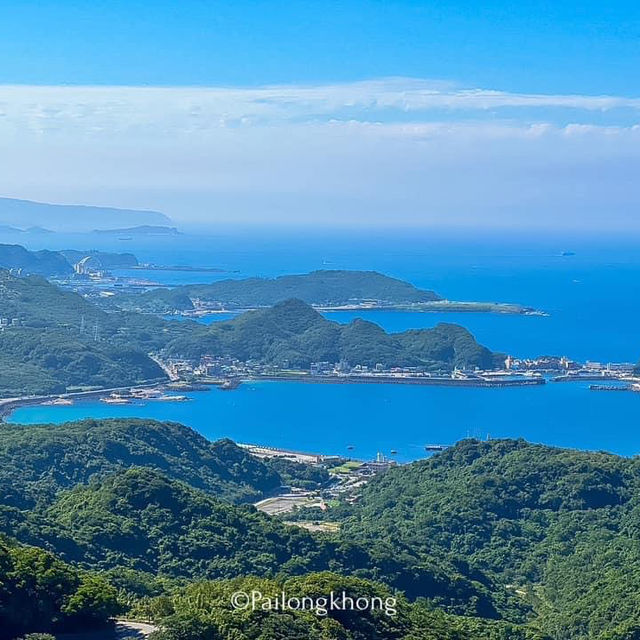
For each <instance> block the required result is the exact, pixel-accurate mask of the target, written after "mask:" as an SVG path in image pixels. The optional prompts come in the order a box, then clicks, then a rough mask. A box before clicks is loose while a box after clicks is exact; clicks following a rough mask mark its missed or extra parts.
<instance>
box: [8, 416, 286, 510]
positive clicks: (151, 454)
mask: <svg viewBox="0 0 640 640" xmlns="http://www.w3.org/2000/svg"><path fill="white" fill-rule="evenodd" d="M134 466H135V467H148V468H151V469H157V470H160V471H162V472H163V473H164V474H166V475H167V477H169V478H172V479H176V480H182V481H184V482H187V483H189V484H190V485H191V486H193V487H196V488H198V489H202V490H203V491H205V492H207V493H209V494H211V495H214V496H216V497H219V498H221V499H224V500H229V501H247V500H257V499H259V498H260V497H262V496H263V495H264V493H266V492H269V491H271V490H273V489H275V488H276V487H278V486H279V485H280V484H281V479H280V477H279V475H278V474H277V473H276V472H275V471H273V470H272V469H271V468H270V467H269V466H267V465H265V464H263V463H262V462H260V461H259V460H258V459H256V458H254V457H253V456H251V455H249V454H248V453H246V452H245V451H244V449H241V448H240V447H238V446H236V445H235V444H233V443H232V442H231V441H230V440H219V441H217V442H213V443H212V442H209V440H207V439H206V438H203V437H202V436H201V435H199V434H198V433H196V432H195V431H193V430H192V429H189V428H188V427H184V426H182V425H178V424H173V423H164V422H154V421H152V420H141V419H124V420H83V421H80V422H71V423H67V424H64V425H59V426H56V425H30V426H29V427H24V426H22V425H14V424H3V425H2V429H0V486H2V496H1V500H0V501H1V502H2V503H3V504H5V505H9V506H12V507H16V508H19V509H28V508H32V507H34V506H35V505H36V504H45V505H46V504H50V503H51V501H52V500H53V498H54V496H55V495H56V494H57V493H58V492H59V491H60V490H62V489H69V488H71V487H74V486H76V485H78V484H86V483H87V482H89V481H90V480H92V479H94V478H97V477H104V476H106V475H108V474H111V473H114V472H116V471H119V470H122V469H128V468H131V467H134Z"/></svg>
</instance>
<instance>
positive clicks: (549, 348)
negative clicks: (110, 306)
mask: <svg viewBox="0 0 640 640" xmlns="http://www.w3.org/2000/svg"><path fill="white" fill-rule="evenodd" d="M25 244H27V245H28V246H29V248H34V249H39V248H77V249H83V248H99V249H111V250H120V251H131V252H133V253H135V254H136V255H137V256H138V257H139V258H140V259H141V260H143V261H148V262H154V263H156V264H170V265H177V264H181V265H191V266H202V267H219V268H221V269H224V270H225V272H224V273H219V274H218V273H210V272H180V271H153V272H140V271H135V272H133V275H136V276H139V277H142V276H143V277H145V278H148V279H152V280H156V281H159V282H163V283H165V284H168V285H173V284H180V283H185V282H208V281H212V280H214V279H220V278H227V277H234V278H236V277H246V276H252V275H258V276H276V275H280V274H284V273H304V272H307V271H310V270H313V269H373V270H377V271H381V272H383V273H386V274H389V275H392V276H395V277H398V278H402V279H406V280H409V281H411V282H413V283H414V284H415V285H417V286H420V287H424V288H430V289H434V290H436V291H437V292H438V293H440V294H441V295H443V296H444V297H446V298H448V299H451V300H478V301H497V302H517V303H521V304H524V305H529V306H533V307H536V308H539V309H542V310H544V311H547V312H548V313H549V314H550V315H549V316H548V317H537V316H508V315H496V314H461V313H456V314H430V313H424V314H420V313H403V312H367V313H364V314H363V313H358V314H352V313H331V314H327V315H328V317H330V318H331V319H334V320H336V321H338V322H348V321H349V320H351V319H352V318H353V317H355V316H356V315H358V316H361V317H365V318H366V319H368V320H371V321H373V322H377V323H378V324H380V325H382V326H383V327H385V329H387V330H388V331H403V330H406V329H409V328H417V327H430V326H433V325H435V324H437V323H438V322H456V323H459V324H462V325H464V326H466V327H467V328H468V329H469V330H471V331H472V332H473V333H474V335H475V336H476V337H477V339H478V340H479V341H480V342H482V343H483V344H485V345H487V346H488V347H490V348H491V349H494V350H500V351H504V352H508V353H511V354H514V355H517V356H536V355H543V354H554V355H567V356H569V357H571V358H575V359H579V360H588V359H589V360H598V361H603V362H622V361H627V362H635V361H636V360H638V359H639V358H640V335H639V334H640V331H639V330H638V318H640V295H639V294H640V287H639V283H640V251H638V247H639V246H640V240H639V239H638V238H615V237H586V236H584V237H574V236H571V237H570V236H565V237H548V236H547V237H532V236H524V235H511V236H510V235H505V234H503V235H500V236H498V235H491V234H484V235H482V236H465V237H460V236H453V235H451V234H445V233H437V234H436V233H426V232H423V231H422V232H413V233H408V232H405V233H377V234H373V233H369V234H366V233H363V232H358V233H356V232H352V233H348V232H342V233H328V232H327V233H321V232H317V231H314V232H306V233H303V232H299V233H297V234H293V233H291V232H289V233H288V234H284V233H280V232H276V231H273V230H271V231H264V232H260V233H256V232H255V231H254V232H249V231H247V232H233V231H227V230H224V231H219V232H217V233H211V232H207V233H205V232H202V233H198V234H185V235H183V236H178V237H176V238H158V237H154V238H146V239H143V240H138V239H134V240H131V241H124V240H119V239H117V238H113V239H110V238H104V237H100V236H90V237H89V236H59V235H55V236H46V237H43V238H38V237H33V238H32V239H31V240H30V241H29V242H25ZM564 252H572V253H574V254H575V255H564V256H563V255H562V254H563V253H564ZM122 275H125V273H124V272H123V273H122ZM216 319H221V318H218V317H217V318H216ZM211 320H213V319H209V321H211ZM192 397H193V400H192V401H191V402H189V403H185V404H179V403H176V404H164V403H148V404H146V405H144V406H137V405H130V406H124V407H117V406H115V407H114V406H107V405H104V404H100V403H90V404H89V403H88V404H79V405H76V406H74V407H34V408H23V409H20V410H18V411H17V412H15V413H14V414H13V416H12V420H13V421H18V422H24V423H34V422H63V421H66V420H71V419H75V418H78V417H86V416H90V415H93V416H107V415H108V416H131V415H139V416H147V417H154V418H159V419H170V420H177V421H180V422H183V423H185V424H189V425H191V426H193V427H194V428H195V429H197V430H198V431H200V432H201V433H203V434H204V435H206V436H207V437H210V438H217V437H223V436H228V437H231V438H233V439H234V440H237V441H240V442H253V443H262V444H273V445H278V446H282V447H288V448H292V449H301V450H309V451H317V452H326V453H346V452H347V449H346V447H347V446H353V447H354V449H353V452H352V453H353V455H356V456H358V457H362V458H367V457H371V456H373V455H374V454H375V453H376V452H378V451H382V452H383V453H387V454H388V453H389V452H390V451H391V450H392V449H394V450H397V451H398V458H399V459H402V460H410V459H415V458H419V457H422V456H423V455H424V450H423V447H424V445H425V444H428V443H445V444H446V443H451V442H454V441H455V440H458V439H460V438H463V437H466V436H467V435H471V436H475V437H486V436H487V434H490V435H491V436H492V437H524V438H527V439H529V440H532V441H536V442H546V443H550V444H557V445H562V446H569V447H576V448H584V449H604V450H609V451H613V452H617V453H622V454H625V455H632V454H636V453H640V428H639V427H640V424H639V423H640V420H639V417H640V393H639V394H634V393H598V392H591V391H589V390H588V388H587V386H586V385H583V384H579V383H575V384H549V385H546V386H545V387H540V388H529V389H465V388H435V387H404V386H396V385H309V384H296V383H259V384H247V385H243V386H242V387H241V388H240V389H238V390H237V391H234V392H226V393H223V392H220V391H217V390H212V391H210V392H205V393H196V394H193V396H192Z"/></svg>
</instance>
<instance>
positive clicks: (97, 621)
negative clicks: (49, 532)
mask: <svg viewBox="0 0 640 640" xmlns="http://www.w3.org/2000/svg"><path fill="white" fill-rule="evenodd" d="M120 610H121V607H120V605H119V603H118V600H117V592H116V590H115V588H114V587H112V586H111V585H109V584H108V583H107V582H106V581H105V580H104V579H103V578H101V577H99V576H97V575H92V574H83V573H80V572H79V571H78V570H77V569H75V568H73V567H72V566H70V565H68V564H66V563H64V562H62V561H61V560H60V559H58V558H56V557H55V556H53V555H52V554H50V553H48V552H46V551H43V550H42V549H38V548H35V547H29V546H23V545H17V544H13V543H11V542H10V541H8V540H5V539H0V640H11V639H12V638H15V637H16V636H18V635H20V634H22V633H34V632H52V631H75V630H82V631H86V630H90V629H92V628H98V627H102V626H105V625H106V624H107V623H108V622H109V619H110V618H111V617H112V616H114V615H116V614H117V613H119V612H120Z"/></svg>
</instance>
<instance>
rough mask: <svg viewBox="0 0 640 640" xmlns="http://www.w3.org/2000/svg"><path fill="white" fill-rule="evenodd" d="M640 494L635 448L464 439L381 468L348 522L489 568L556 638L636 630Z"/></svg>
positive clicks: (358, 531)
mask: <svg viewBox="0 0 640 640" xmlns="http://www.w3.org/2000/svg"><path fill="white" fill-rule="evenodd" d="M639 495H640V460H637V459H631V460H629V459H624V458H619V457H617V456H613V455H609V454H605V453H584V452H577V451H567V450H562V449H554V448H551V447H545V446H540V445H531V444H528V443H525V442H523V441H494V442H486V443H480V442H476V441H465V442H462V443H460V444H458V445H456V446H455V447H453V448H452V449H450V450H448V451H446V452H445V453H442V454H440V455H438V456H436V457H434V458H432V459H431V460H429V461H424V462H418V463H415V464H412V465H408V466H406V467H402V468H398V469H395V470H393V471H391V472H390V473H388V474H386V475H385V476H383V477H381V478H378V479H376V480H375V481H374V482H372V483H371V484H370V485H369V486H368V487H366V488H365V489H364V491H363V492H362V497H361V501H360V503H359V504H358V506H357V507H354V508H348V509H347V510H346V511H347V513H346V515H345V514H343V515H344V516H345V520H344V529H343V532H344V535H347V536H352V537H353V536H358V537H359V538H363V537H364V538H366V539H367V540H370V541H371V542H372V543H373V542H375V543H380V542H381V541H386V542H387V543H389V544H393V545H394V546H395V547H396V548H398V549H409V550H411V551H412V552H414V553H417V554H418V555H419V556H420V557H424V558H428V557H433V556H434V555H435V556H440V557H443V558H448V559H449V560H450V561H451V562H453V563H456V562H465V563H468V564H469V566H470V569H471V570H472V571H473V570H480V571H483V572H486V573H487V574H489V575H491V576H493V577H494V579H496V580H499V581H500V582H502V583H503V585H504V588H505V589H510V590H511V591H513V592H516V593H519V594H520V596H521V597H522V598H523V600H524V601H526V602H529V603H530V604H531V605H532V606H533V607H534V610H535V611H536V613H537V615H538V616H539V618H538V623H539V624H540V626H541V627H542V628H543V629H544V630H546V631H547V633H549V635H551V636H552V637H553V638H554V639H556V640H564V639H566V640H576V639H579V638H598V639H602V640H605V639H607V640H609V639H613V638H616V639H620V640H622V639H629V640H631V639H632V638H637V637H638V635H637V633H638V629H640V610H639V609H638V605H637V603H638V601H639V598H640V503H639V501H638V496H639ZM336 515H337V513H334V517H335V516H336ZM634 634H636V635H634Z"/></svg>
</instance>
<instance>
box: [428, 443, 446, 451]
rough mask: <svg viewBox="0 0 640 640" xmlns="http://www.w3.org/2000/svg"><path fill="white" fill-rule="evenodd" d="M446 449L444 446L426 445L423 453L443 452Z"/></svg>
mask: <svg viewBox="0 0 640 640" xmlns="http://www.w3.org/2000/svg"><path fill="white" fill-rule="evenodd" d="M446 448H447V445H446V444H428V445H425V451H444V450H445V449H446Z"/></svg>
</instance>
